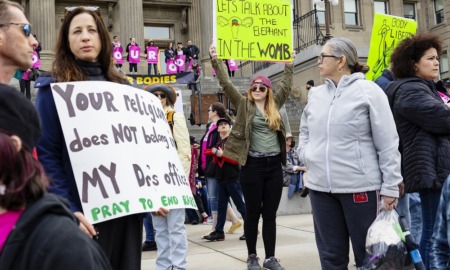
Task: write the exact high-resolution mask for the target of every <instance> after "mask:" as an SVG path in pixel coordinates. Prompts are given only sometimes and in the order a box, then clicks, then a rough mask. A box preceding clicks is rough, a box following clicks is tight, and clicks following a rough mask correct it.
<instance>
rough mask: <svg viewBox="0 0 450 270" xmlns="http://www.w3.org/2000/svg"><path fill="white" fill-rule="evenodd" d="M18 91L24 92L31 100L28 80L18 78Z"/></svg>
mask: <svg viewBox="0 0 450 270" xmlns="http://www.w3.org/2000/svg"><path fill="white" fill-rule="evenodd" d="M19 85H20V92H21V93H22V94H24V95H25V96H26V97H27V98H28V99H29V100H31V88H30V81H29V80H20V81H19Z"/></svg>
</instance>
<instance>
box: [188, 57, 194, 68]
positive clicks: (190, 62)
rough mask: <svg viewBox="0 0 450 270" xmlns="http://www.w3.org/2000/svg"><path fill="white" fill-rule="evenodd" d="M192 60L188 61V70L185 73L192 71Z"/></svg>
mask: <svg viewBox="0 0 450 270" xmlns="http://www.w3.org/2000/svg"><path fill="white" fill-rule="evenodd" d="M194 61H195V60H194V59H191V60H190V61H189V66H188V70H187V71H191V70H192V65H193V64H194Z"/></svg>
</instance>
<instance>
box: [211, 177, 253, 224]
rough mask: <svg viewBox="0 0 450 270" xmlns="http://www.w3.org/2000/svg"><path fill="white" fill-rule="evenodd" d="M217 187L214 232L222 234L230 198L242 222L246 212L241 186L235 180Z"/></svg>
mask: <svg viewBox="0 0 450 270" xmlns="http://www.w3.org/2000/svg"><path fill="white" fill-rule="evenodd" d="M217 187H218V191H219V202H218V216H217V225H216V231H217V232H223V227H224V226H225V221H226V219H227V208H228V200H229V199H230V197H231V199H233V202H234V204H235V205H236V208H237V210H238V211H239V213H241V215H242V218H243V219H244V220H245V215H246V212H247V211H246V209H245V203H244V200H243V199H242V190H241V185H240V184H239V181H238V180H237V179H236V180H235V181H232V182H228V183H223V184H222V183H219V184H218V186H217Z"/></svg>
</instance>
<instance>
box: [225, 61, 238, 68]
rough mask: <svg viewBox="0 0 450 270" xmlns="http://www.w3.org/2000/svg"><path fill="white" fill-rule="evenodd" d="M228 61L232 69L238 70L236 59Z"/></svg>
mask: <svg viewBox="0 0 450 270" xmlns="http://www.w3.org/2000/svg"><path fill="white" fill-rule="evenodd" d="M227 61H228V68H229V69H230V71H235V70H238V64H237V63H236V60H232V59H231V60H227Z"/></svg>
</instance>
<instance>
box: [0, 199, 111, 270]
mask: <svg viewBox="0 0 450 270" xmlns="http://www.w3.org/2000/svg"><path fill="white" fill-rule="evenodd" d="M0 269H2V270H8V269H11V270H21V269H24V270H25V269H33V270H41V269H42V270H52V269H55V270H56V269H58V270H59V269H63V270H72V269H73V270H75V269H92V270H94V269H95V270H98V269H111V266H110V265H109V262H108V259H107V258H106V256H105V255H104V253H103V251H102V250H101V248H100V247H99V246H98V245H97V243H96V242H95V241H94V240H93V239H91V238H89V237H88V236H87V235H86V234H84V233H83V232H82V231H81V230H80V229H79V227H78V219H77V218H76V217H75V216H73V214H72V213H71V212H70V211H69V208H68V207H67V204H66V203H65V202H64V201H63V199H61V198H60V197H57V196H55V195H53V194H46V195H44V196H43V197H42V198H41V199H39V200H38V201H36V202H35V203H33V204H30V205H28V207H27V208H26V209H25V211H24V212H23V214H22V215H21V216H20V218H19V220H18V221H17V223H16V226H15V227H14V229H13V230H12V231H11V233H10V234H9V236H8V239H7V240H6V242H5V244H4V246H3V249H2V251H1V253H0Z"/></svg>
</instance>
